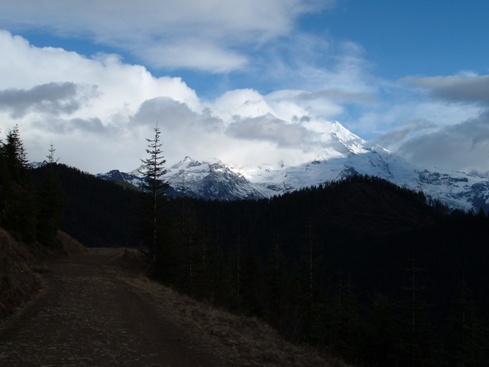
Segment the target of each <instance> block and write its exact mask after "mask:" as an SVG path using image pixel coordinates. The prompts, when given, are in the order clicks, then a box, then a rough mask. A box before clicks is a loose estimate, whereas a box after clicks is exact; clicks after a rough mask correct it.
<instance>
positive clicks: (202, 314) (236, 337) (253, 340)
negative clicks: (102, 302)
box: [122, 275, 347, 367]
mask: <svg viewBox="0 0 489 367" xmlns="http://www.w3.org/2000/svg"><path fill="white" fill-rule="evenodd" d="M122 277H123V278H124V280H125V281H126V282H127V283H129V284H130V285H131V286H132V287H134V288H136V289H138V290H139V293H140V294H142V295H143V297H147V298H150V300H149V301H150V303H151V304H153V305H156V307H157V308H158V312H157V314H159V315H164V318H166V319H169V320H170V321H171V322H173V323H176V324H178V325H179V326H180V327H182V329H184V330H187V332H188V334H189V337H190V338H192V339H193V340H194V341H195V344H196V345H201V346H202V348H204V349H205V350H204V351H205V352H209V351H212V352H211V354H213V355H214V356H216V357H218V358H219V359H220V360H222V361H223V365H225V366H243V367H245V366H270V367H271V366H281V367H289V366H295V367H302V366H304V367H306V366H307V367H310V366H328V367H333V366H334V367H347V365H346V364H345V363H343V362H342V361H339V360H336V359H333V358H329V357H328V356H325V355H322V354H321V353H319V352H318V351H317V350H314V349H313V348H311V347H308V346H298V345H293V344H291V343H289V342H287V341H285V340H284V339H283V338H282V337H281V336H280V335H279V334H278V333H277V332H276V331H275V330H274V329H272V328H271V327H270V326H269V325H267V324H266V323H263V322H261V321H259V320H257V319H255V318H249V317H242V316H236V315H233V314H231V313H229V312H225V311H222V310H218V309H216V308H214V307H212V306H210V305H209V304H205V303H200V302H197V301H194V300H193V299H191V298H189V297H186V296H184V295H181V294H179V293H178V292H176V291H174V290H172V289H170V288H168V287H165V286H162V285H161V284H158V283H155V282H153V281H151V280H149V279H147V278H145V277H143V276H124V275H122Z"/></svg>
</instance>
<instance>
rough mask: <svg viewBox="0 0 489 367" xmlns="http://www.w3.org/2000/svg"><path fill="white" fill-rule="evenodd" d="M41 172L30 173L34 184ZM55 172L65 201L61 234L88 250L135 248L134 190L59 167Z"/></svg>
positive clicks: (42, 171) (57, 166)
mask: <svg viewBox="0 0 489 367" xmlns="http://www.w3.org/2000/svg"><path fill="white" fill-rule="evenodd" d="M44 170H46V166H43V167H41V168H37V169H34V170H31V174H32V175H33V177H34V180H35V181H36V182H39V180H40V178H41V177H42V176H43V174H44ZM55 170H56V174H57V176H58V180H59V183H60V186H61V188H62V192H63V194H64V196H65V198H66V206H65V208H64V211H63V217H62V222H61V229H62V230H63V231H65V232H67V233H69V234H70V235H72V236H73V237H75V238H76V239H78V240H79V241H80V242H82V243H83V244H85V245H86V246H90V247H111V246H135V236H134V235H135V233H134V231H135V230H134V222H135V209H136V208H137V204H138V195H139V194H138V193H137V192H136V191H134V190H131V189H127V188H124V187H122V186H120V185H117V184H115V183H112V182H108V181H103V180H100V179H98V178H96V177H95V176H93V175H90V174H88V173H84V172H82V171H80V170H78V169H76V168H72V167H68V166H65V165H62V164H56V166H55Z"/></svg>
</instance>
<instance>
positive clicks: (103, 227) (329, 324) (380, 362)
mask: <svg viewBox="0 0 489 367" xmlns="http://www.w3.org/2000/svg"><path fill="white" fill-rule="evenodd" d="M0 147H1V149H0V209H1V212H0V213H1V214H0V225H1V226H2V227H4V228H6V229H8V230H9V231H11V232H12V233H13V234H14V235H15V236H17V237H18V238H19V239H21V240H22V241H24V242H26V243H31V242H38V243H41V244H43V245H45V246H48V247H49V246H56V240H55V237H54V236H53V233H56V231H57V229H58V228H61V229H63V230H64V231H66V232H67V233H69V234H70V235H72V236H73V237H75V238H77V239H78V240H79V241H81V242H82V243H84V244H85V245H87V246H93V247H101V246H104V247H107V246H129V247H138V248H140V249H141V251H143V252H144V253H147V254H148V255H149V254H151V255H152V256H148V272H149V273H150V275H151V276H152V277H154V278H156V279H157V280H159V281H161V282H163V283H165V284H167V285H169V286H171V287H173V288H174V289H177V290H179V291H180V292H182V293H185V294H188V295H190V296H192V297H194V298H196V299H199V300H202V301H205V302H208V303H210V304H212V305H215V306H217V307H220V308H223V309H227V310H230V311H233V312H236V313H238V314H244V315H249V316H255V317H257V318H259V319H263V320H265V321H267V322H268V323H269V324H270V325H272V326H273V327H274V328H276V329H277V330H278V331H279V332H280V333H281V334H282V335H283V336H284V337H285V338H287V339H289V340H292V341H295V342H297V343H308V344H311V345H314V346H316V347H318V348H320V349H321V350H323V351H324V352H325V353H329V354H331V355H335V356H339V357H341V358H343V359H344V360H346V361H347V362H350V363H352V364H354V365H358V366H487V365H489V353H488V351H489V334H488V326H489V324H488V320H489V292H488V289H489V271H488V267H487V264H488V262H489V218H488V217H487V216H486V214H485V213H484V212H483V211H480V212H479V213H474V212H469V213H465V212H461V211H451V210H449V209H448V208H447V207H445V206H444V205H442V204H441V203H438V202H434V201H432V200H430V198H427V197H426V196H425V195H424V194H423V193H421V192H413V191H410V190H407V189H404V188H400V187H398V186H395V185H393V184H391V183H389V182H387V181H384V180H382V179H378V178H374V177H364V176H352V177H349V178H347V179H345V180H342V181H338V182H332V183H327V184H324V185H322V186H319V187H311V188H307V189H303V190H300V191H297V192H293V193H289V194H285V195H283V196H280V197H273V198H271V199H264V200H258V201H233V202H227V201H204V200H197V199H190V198H171V197H166V196H164V195H162V197H161V200H160V201H159V202H158V211H153V212H152V213H151V216H157V217H158V221H154V223H157V228H156V229H155V228H153V227H152V231H153V232H150V231H149V230H148V227H147V226H145V223H147V222H148V220H147V219H148V218H146V214H147V213H148V212H147V210H146V209H145V203H147V202H151V198H148V196H149V195H151V193H149V192H147V191H143V190H136V189H134V188H129V187H123V186H121V185H117V184H115V183H112V182H107V181H102V180H100V179H97V178H96V177H94V176H92V175H89V174H87V173H84V172H81V171H80V170H78V169H75V168H71V167H68V166H65V165H63V164H58V163H57V161H56V159H55V158H54V148H53V147H51V149H49V150H47V153H48V155H47V160H46V162H45V163H44V165H42V166H41V167H39V168H35V169H29V168H28V165H27V159H26V152H25V150H24V148H23V146H22V142H21V140H20V136H19V132H18V129H14V130H12V131H10V132H9V133H8V135H7V138H6V141H5V142H3V141H2V142H1V145H0ZM151 223H153V221H151ZM156 233H157V235H156Z"/></svg>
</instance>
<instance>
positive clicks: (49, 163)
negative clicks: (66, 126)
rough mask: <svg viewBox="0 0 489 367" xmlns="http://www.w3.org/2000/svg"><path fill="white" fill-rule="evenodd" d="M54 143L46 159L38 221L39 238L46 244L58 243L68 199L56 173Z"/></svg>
mask: <svg viewBox="0 0 489 367" xmlns="http://www.w3.org/2000/svg"><path fill="white" fill-rule="evenodd" d="M55 151H56V149H54V146H53V144H52V143H51V145H50V148H49V154H48V156H47V157H46V158H47V160H46V161H44V167H43V177H42V182H41V186H40V189H39V194H38V196H39V216H38V223H37V239H38V241H39V242H40V243H42V244H43V245H45V246H49V247H54V246H56V245H57V242H56V234H57V232H58V229H59V227H60V224H61V217H62V215H63V209H64V207H65V204H66V199H65V198H64V196H63V192H62V189H61V184H60V182H59V179H58V175H57V173H56V165H57V161H58V160H57V159H55V158H54V152H55Z"/></svg>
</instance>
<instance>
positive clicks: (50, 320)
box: [0, 249, 220, 367]
mask: <svg viewBox="0 0 489 367" xmlns="http://www.w3.org/2000/svg"><path fill="white" fill-rule="evenodd" d="M123 262H124V255H123V250H121V249H99V250H92V251H91V252H90V253H88V254H83V255H75V256H71V257H67V258H65V259H62V260H58V261H57V262H56V263H55V264H53V265H52V266H50V271H49V272H47V273H46V274H44V278H45V289H44V291H43V292H42V293H41V294H40V295H39V296H38V297H37V298H36V299H35V300H34V301H33V302H32V303H31V304H30V305H29V306H28V307H27V308H26V309H25V310H24V311H23V312H22V313H20V314H18V315H17V316H16V317H14V318H13V319H10V320H7V321H6V322H5V323H4V324H3V325H2V326H1V329H3V330H1V329H0V366H22V367H28V366H137V367H143V366H183V367H186V366H189V367H190V366H192V367H194V366H218V365H220V363H219V362H218V361H216V360H215V358H214V357H213V356H211V355H209V354H208V353H204V352H202V351H201V350H199V349H198V346H196V345H191V344H188V343H186V342H185V341H186V340H189V338H188V337H187V336H186V332H185V330H183V329H181V328H179V327H178V326H176V325H175V324H174V323H172V322H170V321H169V320H167V319H166V318H165V315H164V314H161V313H158V312H157V310H156V309H155V308H154V307H152V306H151V305H150V304H148V303H147V302H145V301H144V300H143V298H142V291H141V290H138V289H137V288H135V287H131V286H130V285H128V283H126V282H125V281H124V279H123V277H124V275H123V273H122V272H121V271H118V270H116V269H117V268H115V267H113V266H111V264H112V265H113V264H114V263H123Z"/></svg>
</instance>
